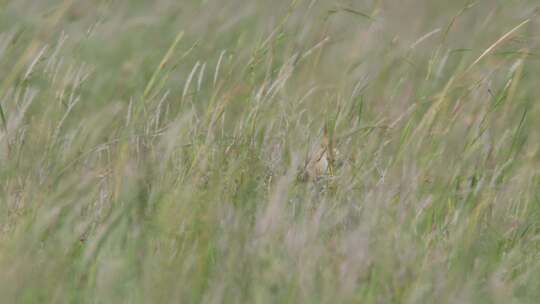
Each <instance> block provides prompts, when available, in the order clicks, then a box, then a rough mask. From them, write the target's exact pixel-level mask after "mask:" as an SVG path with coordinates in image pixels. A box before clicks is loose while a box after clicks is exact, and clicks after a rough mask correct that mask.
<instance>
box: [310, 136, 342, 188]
mask: <svg viewBox="0 0 540 304" xmlns="http://www.w3.org/2000/svg"><path fill="white" fill-rule="evenodd" d="M336 154H338V151H337V149H336V148H335V140H333V139H332V140H331V139H330V135H329V134H328V131H327V129H326V128H324V130H323V139H322V141H321V144H320V147H319V148H318V149H316V150H315V151H314V152H313V153H311V155H310V156H309V157H308V159H307V161H306V164H305V166H304V174H303V175H304V176H303V177H304V179H305V180H318V179H320V178H321V177H323V176H334V161H335V156H336Z"/></svg>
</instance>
